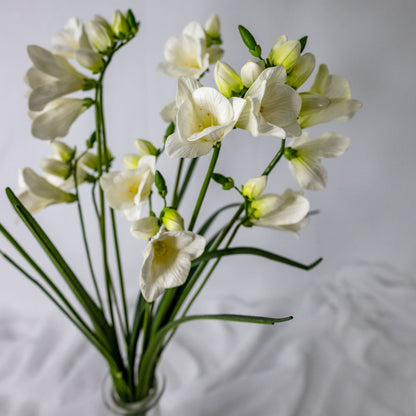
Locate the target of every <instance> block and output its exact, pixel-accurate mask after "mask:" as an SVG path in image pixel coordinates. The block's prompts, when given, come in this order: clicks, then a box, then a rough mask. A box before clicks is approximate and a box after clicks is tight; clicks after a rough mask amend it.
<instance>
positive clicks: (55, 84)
mask: <svg viewBox="0 0 416 416" xmlns="http://www.w3.org/2000/svg"><path fill="white" fill-rule="evenodd" d="M27 52H28V55H29V58H30V59H31V61H32V62H33V65H34V66H33V67H31V68H30V69H29V70H28V71H27V73H26V77H25V81H26V83H27V84H28V86H29V87H30V88H31V91H30V92H29V110H30V111H42V110H43V109H44V108H45V106H46V105H47V104H48V103H50V102H51V101H52V100H55V99H56V98H59V97H62V96H63V95H66V94H69V93H72V92H75V91H79V90H81V89H88V88H89V87H91V86H92V84H91V82H92V80H89V79H88V78H87V77H86V76H85V75H83V74H81V73H80V72H78V71H77V70H76V69H75V68H74V67H73V66H72V65H71V64H70V63H69V62H68V61H67V60H66V59H65V58H64V57H62V56H58V55H54V54H53V53H51V52H49V51H48V50H46V49H43V48H41V47H40V46H36V45H29V46H28V47H27ZM89 84H91V85H89Z"/></svg>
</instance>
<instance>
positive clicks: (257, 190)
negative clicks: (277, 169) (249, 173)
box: [243, 175, 267, 199]
mask: <svg viewBox="0 0 416 416" xmlns="http://www.w3.org/2000/svg"><path fill="white" fill-rule="evenodd" d="M266 184H267V176H266V175H263V176H260V177H257V178H251V179H249V180H248V181H247V182H246V183H245V184H244V186H243V194H244V195H245V196H247V197H248V198H250V199H254V198H257V197H259V196H260V195H261V194H262V193H263V191H264V189H265V188H266Z"/></svg>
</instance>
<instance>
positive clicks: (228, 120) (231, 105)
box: [166, 78, 244, 158]
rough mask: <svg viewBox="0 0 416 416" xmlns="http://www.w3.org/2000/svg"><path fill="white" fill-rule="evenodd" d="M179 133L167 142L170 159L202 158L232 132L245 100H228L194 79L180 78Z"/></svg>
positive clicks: (177, 117) (177, 127)
mask: <svg viewBox="0 0 416 416" xmlns="http://www.w3.org/2000/svg"><path fill="white" fill-rule="evenodd" d="M176 105H177V107H178V114H177V116H176V131H175V132H174V133H173V134H171V135H170V136H169V137H168V138H167V140H166V153H167V155H168V156H169V157H189V158H193V157H199V156H203V155H205V154H207V153H208V152H209V151H210V150H211V149H212V147H213V146H214V145H215V144H216V143H217V142H219V141H221V140H222V139H223V137H224V136H225V135H226V134H227V133H228V132H230V131H231V130H232V128H233V127H234V125H235V122H236V121H237V119H238V116H239V114H240V112H241V109H242V107H243V105H244V100H243V99H241V98H231V99H227V98H225V97H224V96H223V95H222V94H221V93H220V92H218V91H217V90H216V89H214V88H209V87H201V84H200V83H199V82H197V81H195V80H193V79H192V78H179V80H178V92H177V97H176Z"/></svg>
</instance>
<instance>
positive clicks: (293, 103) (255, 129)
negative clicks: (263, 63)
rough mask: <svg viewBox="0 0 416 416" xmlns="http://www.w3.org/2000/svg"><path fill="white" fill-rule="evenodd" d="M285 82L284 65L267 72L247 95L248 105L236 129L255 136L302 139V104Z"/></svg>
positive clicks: (263, 73) (268, 69) (269, 69)
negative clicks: (299, 116)
mask: <svg viewBox="0 0 416 416" xmlns="http://www.w3.org/2000/svg"><path fill="white" fill-rule="evenodd" d="M285 82H286V70H285V68H284V67H283V66H282V65H280V66H276V67H272V68H267V69H265V70H264V71H263V72H262V73H261V74H260V75H259V77H258V78H257V79H256V80H255V81H254V83H253V84H252V85H251V87H250V88H249V89H248V91H247V92H246V94H245V96H244V98H245V100H246V105H245V106H244V109H243V111H242V112H241V115H240V118H239V119H238V122H237V124H236V126H237V127H239V128H241V129H244V130H248V131H249V132H250V133H251V134H252V135H253V136H258V135H266V136H276V137H280V138H285V137H286V136H287V135H289V136H299V135H300V134H301V129H300V127H299V124H298V123H297V121H296V119H297V117H298V114H299V111H300V108H301V104H302V101H301V98H300V96H299V94H298V93H297V92H296V91H295V90H294V89H293V88H291V87H289V86H288V85H285Z"/></svg>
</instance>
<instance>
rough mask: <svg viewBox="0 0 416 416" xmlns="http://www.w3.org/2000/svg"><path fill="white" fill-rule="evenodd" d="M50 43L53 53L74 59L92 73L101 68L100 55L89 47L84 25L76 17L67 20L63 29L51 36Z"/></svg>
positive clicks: (101, 60)
mask: <svg viewBox="0 0 416 416" xmlns="http://www.w3.org/2000/svg"><path fill="white" fill-rule="evenodd" d="M51 43H52V51H53V52H54V53H56V54H58V55H62V56H65V57H67V58H75V59H76V61H77V62H78V63H79V64H80V65H82V66H84V67H85V68H88V69H90V70H91V71H92V72H99V71H100V70H101V69H102V68H103V65H104V62H103V59H102V57H101V55H100V54H99V53H98V52H96V51H94V50H93V48H92V47H91V44H90V41H89V40H88V36H87V34H86V32H85V29H84V25H83V23H82V22H81V21H80V20H79V19H78V18H77V17H73V18H71V19H69V20H68V22H67V24H66V25H65V26H64V28H63V29H61V30H60V31H59V32H56V33H55V34H54V35H53V36H52V42H51Z"/></svg>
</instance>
